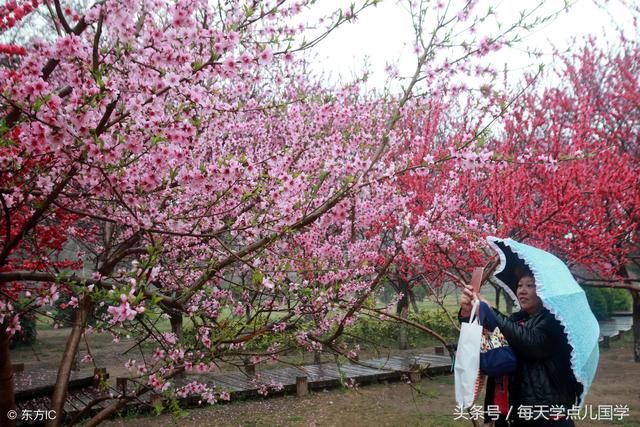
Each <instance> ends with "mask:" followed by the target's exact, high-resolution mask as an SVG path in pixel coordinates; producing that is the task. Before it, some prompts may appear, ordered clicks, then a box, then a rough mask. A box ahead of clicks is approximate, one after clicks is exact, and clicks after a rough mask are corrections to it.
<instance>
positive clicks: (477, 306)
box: [469, 298, 480, 323]
mask: <svg viewBox="0 0 640 427" xmlns="http://www.w3.org/2000/svg"><path fill="white" fill-rule="evenodd" d="M479 309H480V300H479V299H478V298H475V299H474V300H473V307H472V308H471V315H470V316H469V323H473V322H474V321H475V322H476V323H480V322H479V319H478V316H476V310H479Z"/></svg>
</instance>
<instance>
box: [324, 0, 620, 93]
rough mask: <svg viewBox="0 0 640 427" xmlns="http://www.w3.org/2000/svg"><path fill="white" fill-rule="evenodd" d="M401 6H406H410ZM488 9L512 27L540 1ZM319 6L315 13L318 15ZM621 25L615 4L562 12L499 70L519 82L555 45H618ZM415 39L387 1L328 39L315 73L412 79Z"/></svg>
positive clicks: (330, 0)
mask: <svg viewBox="0 0 640 427" xmlns="http://www.w3.org/2000/svg"><path fill="white" fill-rule="evenodd" d="M318 3H319V4H316V6H319V7H320V8H326V9H323V10H333V9H338V8H341V7H342V8H344V7H346V5H348V4H349V3H350V2H349V1H347V0H320V1H319V2H318ZM433 3H435V1H434V2H433ZM401 4H406V1H404V2H401ZM481 4H482V3H481ZM485 4H491V5H492V6H495V7H496V8H497V11H498V17H499V19H500V21H501V22H504V23H507V22H510V20H511V18H512V17H513V16H514V14H517V13H518V12H519V11H520V10H521V9H522V8H526V7H529V8H530V7H532V6H533V5H535V4H537V1H534V0H503V1H492V2H485ZM546 4H547V6H548V7H547V9H546V10H547V11H551V10H557V9H558V8H560V7H561V6H562V4H563V1H562V0H548V1H547V3H546ZM316 6H314V10H317V9H315V7H316ZM485 8H486V6H485ZM616 25H622V26H624V27H625V28H627V29H630V28H631V25H630V18H629V13H628V11H626V10H625V9H624V8H623V7H622V6H621V5H620V4H619V3H618V2H616V1H615V0H613V1H610V2H609V3H608V6H607V9H606V10H602V9H600V8H598V7H597V6H596V5H595V4H594V2H593V1H592V0H577V1H575V2H574V4H573V5H572V6H571V8H570V9H569V11H568V12H567V13H565V12H563V13H562V14H561V15H560V16H558V17H557V18H556V19H555V20H553V21H552V22H549V23H545V24H543V25H542V26H540V27H538V28H537V29H536V30H534V31H533V32H532V33H530V34H529V35H527V37H526V39H525V40H524V41H523V43H524V44H523V45H521V46H519V47H518V48H505V49H504V50H503V51H501V52H499V54H498V56H497V57H496V59H495V65H496V66H498V65H499V66H498V68H500V69H502V67H503V66H504V65H503V64H504V63H508V64H509V66H508V68H509V69H510V78H518V77H520V76H521V75H522V73H523V72H524V71H525V70H527V69H529V70H532V69H537V67H538V64H540V63H541V62H544V63H548V62H549V61H550V59H551V57H550V55H548V54H549V53H551V50H552V48H551V46H552V45H554V46H556V47H558V48H560V49H563V48H567V47H569V46H573V45H575V43H574V42H573V41H572V38H574V37H578V38H581V37H584V36H586V35H588V34H596V35H599V36H600V38H601V39H603V40H607V39H608V40H609V41H610V42H613V43H615V39H616V38H617V32H616V31H615V29H614V28H615V26H616ZM603 34H604V36H603ZM413 37H414V33H413V29H412V25H411V19H410V16H409V13H408V12H407V10H406V8H405V7H403V6H401V5H400V4H398V2H397V1H396V0H384V1H383V2H382V4H380V5H378V6H376V7H370V8H368V9H367V10H365V11H363V12H362V14H361V16H360V18H359V19H358V20H357V21H356V22H355V23H352V24H347V25H345V26H343V27H341V28H339V29H338V30H336V31H334V33H332V34H331V35H330V36H329V37H328V38H327V39H325V40H324V41H323V42H322V43H321V44H320V45H319V46H318V47H317V49H316V52H317V54H318V61H315V68H316V69H317V70H320V71H323V72H324V73H325V74H326V75H327V76H328V78H330V79H331V80H333V81H338V80H340V79H343V80H344V79H346V80H351V78H352V76H353V74H354V72H359V71H360V70H362V69H363V66H364V64H365V62H366V63H368V64H369V69H370V72H371V74H370V82H371V86H372V87H376V88H380V87H381V86H382V85H384V81H385V72H384V69H385V65H386V64H387V63H391V64H395V65H396V66H397V67H398V69H399V70H400V72H401V74H404V75H409V74H410V73H412V71H413V68H414V67H415V55H414V54H413V53H412V52H413V47H412V43H411V41H412V39H413ZM531 49H536V50H539V51H541V52H543V53H546V54H547V55H543V56H542V57H540V58H531V57H530V56H529V55H527V54H526V51H527V50H531Z"/></svg>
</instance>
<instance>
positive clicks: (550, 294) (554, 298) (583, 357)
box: [487, 237, 600, 406]
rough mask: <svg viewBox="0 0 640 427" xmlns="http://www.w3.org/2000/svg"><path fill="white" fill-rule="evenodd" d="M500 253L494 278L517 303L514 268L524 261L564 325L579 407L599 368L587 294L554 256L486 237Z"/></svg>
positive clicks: (543, 297)
mask: <svg viewBox="0 0 640 427" xmlns="http://www.w3.org/2000/svg"><path fill="white" fill-rule="evenodd" d="M487 240H488V241H489V244H490V245H491V246H492V247H493V248H494V249H495V250H496V252H497V253H498V255H499V256H500V265H499V266H498V268H497V269H496V271H495V273H494V277H495V278H496V281H497V282H498V285H500V286H501V287H502V288H503V289H504V290H505V292H506V293H507V294H508V295H509V296H510V297H511V298H512V299H513V300H514V301H515V303H516V304H518V300H517V298H516V289H517V285H518V280H517V275H516V269H517V268H518V267H521V266H522V265H523V263H524V264H526V265H527V266H528V267H529V269H530V270H531V272H532V273H533V276H534V279H535V281H536V291H537V293H538V296H539V297H540V299H541V300H542V304H543V305H544V307H546V308H547V309H548V310H549V311H550V312H551V313H552V314H553V315H554V316H555V317H556V319H558V321H559V322H560V323H561V324H562V326H564V330H565V332H566V334H567V338H568V341H569V345H571V348H572V351H571V368H572V369H573V374H574V375H575V377H576V380H578V381H579V382H580V383H581V384H582V386H583V387H584V388H583V391H582V395H581V396H580V402H579V404H580V406H582V405H583V404H584V399H585V397H586V395H587V392H588V391H589V388H590V387H591V383H592V382H593V378H594V377H595V375H596V370H597V368H598V359H599V358H600V352H599V349H598V338H599V336H600V326H599V325H598V321H597V320H596V318H595V316H594V315H593V313H592V312H591V308H590V307H589V303H588V302H587V296H586V295H585V293H584V291H583V290H582V288H581V287H580V285H578V283H577V282H576V280H575V279H574V278H573V276H572V275H571V272H570V271H569V269H568V268H567V266H566V265H565V264H564V263H563V262H562V261H560V259H558V258H557V257H556V256H555V255H553V254H550V253H549V252H545V251H543V250H541V249H538V248H534V247H533V246H529V245H525V244H523V243H519V242H516V241H515V240H512V239H500V238H497V237H488V238H487Z"/></svg>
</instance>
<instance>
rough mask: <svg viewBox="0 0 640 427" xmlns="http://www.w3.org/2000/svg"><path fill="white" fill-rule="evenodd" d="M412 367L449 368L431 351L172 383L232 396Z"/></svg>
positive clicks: (389, 377)
mask: <svg viewBox="0 0 640 427" xmlns="http://www.w3.org/2000/svg"><path fill="white" fill-rule="evenodd" d="M412 370H419V371H420V372H421V373H422V374H423V375H428V376H431V375H439V374H447V373H450V372H451V358H450V357H449V356H440V355H435V354H408V355H398V356H392V357H388V358H378V359H371V360H365V361H362V362H348V363H344V364H340V365H338V364H336V363H320V364H315V365H303V366H287V367H277V368H272V369H262V370H257V371H256V372H255V375H250V374H247V373H245V372H241V371H236V372H227V373H218V374H201V375H185V376H183V377H182V378H179V379H177V380H176V385H178V386H180V385H184V384H187V383H189V382H192V381H198V382H201V383H206V384H208V385H210V386H213V387H215V389H216V391H227V392H229V394H230V395H231V399H232V400H233V399H234V398H236V399H237V398H248V397H254V396H258V395H259V390H260V388H261V387H264V386H266V387H267V389H268V392H269V394H273V393H274V392H280V393H282V392H284V393H287V392H292V391H295V390H296V387H297V386H296V379H297V378H299V377H306V379H307V384H308V387H309V389H311V390H317V389H324V388H330V387H336V386H339V385H341V384H346V383H349V382H351V383H357V384H360V385H364V384H370V383H375V382H380V381H397V380H400V379H402V378H403V377H405V376H406V375H407V374H409V372H411V371H412Z"/></svg>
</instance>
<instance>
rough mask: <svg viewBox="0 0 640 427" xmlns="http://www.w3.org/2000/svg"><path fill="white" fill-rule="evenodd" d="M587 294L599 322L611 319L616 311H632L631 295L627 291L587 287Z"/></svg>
mask: <svg viewBox="0 0 640 427" xmlns="http://www.w3.org/2000/svg"><path fill="white" fill-rule="evenodd" d="M585 294H586V295H587V300H588V301H589V305H590V306H591V311H593V314H594V315H595V316H596V318H597V319H598V320H601V319H606V318H608V317H611V314H612V313H613V312H614V311H628V310H631V302H632V299H631V295H629V292H628V291H626V290H625V289H612V288H594V287H586V288H585Z"/></svg>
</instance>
